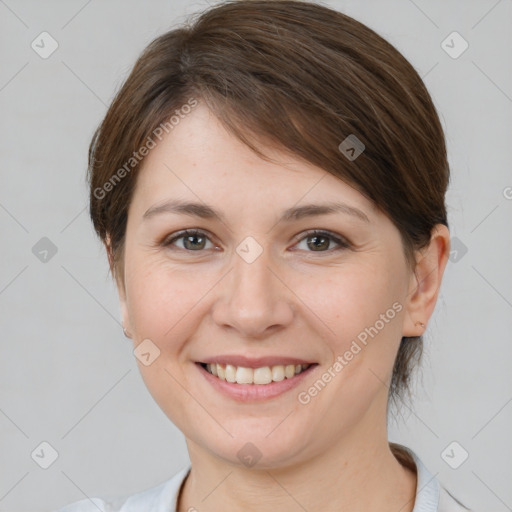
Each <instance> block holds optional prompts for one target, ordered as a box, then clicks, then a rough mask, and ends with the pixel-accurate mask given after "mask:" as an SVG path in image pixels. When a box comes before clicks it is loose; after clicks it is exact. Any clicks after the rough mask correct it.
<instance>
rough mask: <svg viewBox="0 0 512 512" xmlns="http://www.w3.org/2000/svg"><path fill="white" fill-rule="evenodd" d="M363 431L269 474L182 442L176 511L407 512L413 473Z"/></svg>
mask: <svg viewBox="0 0 512 512" xmlns="http://www.w3.org/2000/svg"><path fill="white" fill-rule="evenodd" d="M364 430H365V429H363V430H362V431H361V430H358V432H357V436H356V435H355V433H354V434H353V435H349V436H346V437H345V438H344V439H343V440H341V441H339V442H338V443H337V444H335V445H332V446H330V447H329V450H326V452H324V453H322V454H321V456H315V457H313V458H310V459H308V460H304V461H302V462H301V463H298V464H293V465H291V466H288V467H279V468H271V469H254V468H253V469H247V468H241V467H240V466H237V465H234V464H231V463H229V462H226V461H225V460H223V459H219V458H217V457H215V456H212V455H211V454H210V453H207V452H205V451H204V450H203V449H202V448H201V447H199V446H198V445H197V444H195V443H193V442H191V441H190V440H187V444H188V448H189V454H190V459H191V462H192V470H191V472H190V474H189V476H188V478H187V480H186V481H185V484H184V486H183V488H182V492H181V494H180V499H179V503H178V509H177V510H178V511H179V512H185V511H189V510H200V511H201V512H213V511H219V510H247V511H252V512H259V511H268V510H279V511H283V512H288V511H290V512H291V511H297V510H300V508H302V509H303V510H324V511H331V510H332V511H334V510H336V511H337V510H365V511H367V512H377V511H378V512H387V511H390V512H391V511H392V512H396V511H397V510H400V512H412V510H413V507H414V501H415V495H416V483H417V482H416V473H415V471H414V470H411V469H410V468H407V467H406V465H402V464H401V463H400V462H398V460H397V458H396V457H395V456H394V455H393V453H392V451H391V448H390V445H389V443H388V441H387V433H386V432H384V434H386V435H384V436H379V437H375V427H373V430H372V431H371V432H365V431H364ZM385 430H386V429H384V431H385ZM370 434H371V435H370ZM369 439H371V442H369ZM399 458H401V457H399ZM401 460H402V462H403V463H404V460H403V458H401Z"/></svg>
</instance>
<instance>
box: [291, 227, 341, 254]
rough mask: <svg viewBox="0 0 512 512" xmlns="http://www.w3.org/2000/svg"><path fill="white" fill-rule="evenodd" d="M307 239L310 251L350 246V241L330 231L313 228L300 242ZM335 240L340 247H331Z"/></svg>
mask: <svg viewBox="0 0 512 512" xmlns="http://www.w3.org/2000/svg"><path fill="white" fill-rule="evenodd" d="M303 241H306V246H307V249H306V250H308V252H331V251H337V250H341V249H347V248H349V247H350V245H349V243H348V242H347V241H346V240H344V239H342V238H340V237H339V236H337V235H335V234H334V233H330V232H329V231H318V230H313V231H309V232H307V234H306V236H305V237H303V238H302V239H301V240H300V242H299V243H302V242H303ZM332 242H334V243H335V244H336V245H337V246H338V247H335V248H330V245H331V243H332Z"/></svg>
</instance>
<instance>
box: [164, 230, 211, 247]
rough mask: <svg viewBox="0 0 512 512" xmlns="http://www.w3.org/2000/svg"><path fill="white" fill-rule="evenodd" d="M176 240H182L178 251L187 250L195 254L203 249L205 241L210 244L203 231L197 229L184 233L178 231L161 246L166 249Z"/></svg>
mask: <svg viewBox="0 0 512 512" xmlns="http://www.w3.org/2000/svg"><path fill="white" fill-rule="evenodd" d="M178 240H183V246H182V247H179V249H183V250H187V251H190V252H197V251H201V250H202V249H205V244H206V241H209V242H210V243H211V241H210V239H209V238H208V236H207V235H206V233H204V232H203V231H199V230H197V229H187V230H185V231H180V232H179V233H177V234H176V235H175V236H173V237H172V238H170V239H167V240H166V241H164V242H163V245H164V246H166V247H167V246H170V245H173V244H174V243H175V242H177V241H178ZM212 245H213V244H212ZM210 249H211V247H210Z"/></svg>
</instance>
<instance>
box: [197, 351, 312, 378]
mask: <svg viewBox="0 0 512 512" xmlns="http://www.w3.org/2000/svg"><path fill="white" fill-rule="evenodd" d="M197 362H198V363H204V364H223V365H225V364H230V365H232V366H243V367H244V368H252V369H254V368H263V367H264V366H281V365H282V366H286V365H288V364H294V365H298V364H311V365H313V364H315V362H314V361H306V360H305V359H298V358H296V357H287V356H266V357H246V356H242V355H228V354H226V355H220V356H215V357H209V358H207V359H203V360H201V361H197ZM299 375H300V374H299Z"/></svg>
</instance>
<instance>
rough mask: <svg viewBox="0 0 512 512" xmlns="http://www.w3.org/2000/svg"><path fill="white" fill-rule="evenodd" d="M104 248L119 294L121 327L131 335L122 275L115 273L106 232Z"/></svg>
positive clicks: (108, 237)
mask: <svg viewBox="0 0 512 512" xmlns="http://www.w3.org/2000/svg"><path fill="white" fill-rule="evenodd" d="M104 243H105V249H106V251H107V256H108V264H109V267H110V272H111V274H112V276H113V277H114V282H115V283H116V287H117V293H118V295H119V304H120V308H121V322H122V324H123V328H124V329H126V331H127V332H128V334H130V337H131V327H130V317H129V315H128V306H127V303H126V291H125V287H124V283H123V279H122V277H120V276H118V275H117V272H116V269H115V267H114V255H113V252H112V246H111V241H110V235H109V234H108V233H107V234H106V235H105V242H104Z"/></svg>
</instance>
